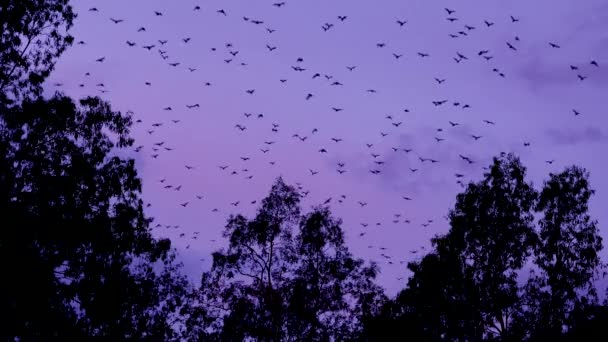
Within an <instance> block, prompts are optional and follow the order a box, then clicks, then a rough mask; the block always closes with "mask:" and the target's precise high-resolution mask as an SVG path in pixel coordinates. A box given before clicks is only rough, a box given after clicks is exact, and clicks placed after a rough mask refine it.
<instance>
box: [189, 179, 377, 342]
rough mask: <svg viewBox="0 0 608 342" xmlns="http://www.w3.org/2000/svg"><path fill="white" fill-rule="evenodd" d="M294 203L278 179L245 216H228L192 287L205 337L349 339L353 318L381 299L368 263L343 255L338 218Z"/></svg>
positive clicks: (296, 197) (294, 195) (356, 328)
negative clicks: (204, 313)
mask: <svg viewBox="0 0 608 342" xmlns="http://www.w3.org/2000/svg"><path fill="white" fill-rule="evenodd" d="M299 203H300V194H299V193H298V192H297V191H296V190H295V189H294V188H292V187H291V186H288V185H287V184H285V183H284V182H283V180H282V179H280V178H279V179H278V180H277V181H276V183H275V184H274V185H273V187H272V190H271V191H270V194H269V195H268V196H267V197H266V198H265V199H264V200H263V201H262V204H261V206H260V208H259V210H258V212H257V215H256V216H255V217H254V218H253V219H247V218H245V217H243V216H241V215H236V216H232V217H231V218H230V219H229V221H228V224H227V226H226V230H225V232H224V235H225V237H226V238H227V239H228V241H229V244H228V248H227V249H225V250H224V249H222V250H219V251H217V252H215V253H213V266H212V268H211V270H210V271H209V272H206V273H204V274H203V277H202V279H203V281H202V286H201V289H200V298H201V299H200V302H201V303H203V305H205V304H206V305H207V308H208V309H211V310H212V313H211V314H210V316H208V317H207V319H208V320H210V321H208V322H206V324H202V327H210V328H211V330H215V335H213V334H212V336H215V337H216V338H218V339H220V340H239V341H240V340H247V339H254V340H257V341H299V340H312V341H318V340H322V341H325V340H331V339H341V340H344V339H352V338H355V337H356V336H357V335H358V334H359V333H360V324H358V323H357V322H359V321H360V320H361V319H362V317H364V315H365V314H366V313H369V312H370V311H369V310H370V308H372V307H373V303H374V301H380V300H382V293H381V291H380V289H379V288H378V287H377V285H375V284H374V282H373V280H374V278H375V276H376V273H377V269H376V266H375V265H369V266H366V265H364V262H363V261H362V260H360V259H356V258H354V257H353V256H352V255H351V253H350V252H349V251H348V248H347V247H346V245H345V242H344V234H343V231H342V228H341V227H340V225H341V221H340V220H338V219H335V218H333V217H332V215H331V213H330V212H329V209H328V208H327V207H316V208H314V209H313V211H312V212H310V213H307V214H301V213H300V208H299ZM195 331H196V329H195ZM200 336H201V335H200V333H199V335H198V337H200ZM208 338H211V337H209V336H208Z"/></svg>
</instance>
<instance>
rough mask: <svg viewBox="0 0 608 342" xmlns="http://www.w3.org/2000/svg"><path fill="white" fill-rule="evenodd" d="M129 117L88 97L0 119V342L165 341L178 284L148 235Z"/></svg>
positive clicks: (161, 247)
mask: <svg viewBox="0 0 608 342" xmlns="http://www.w3.org/2000/svg"><path fill="white" fill-rule="evenodd" d="M130 125H131V118H130V117H129V116H127V115H122V114H121V113H118V112H114V111H112V110H111V108H110V106H109V105H108V104H107V103H105V102H103V101H101V100H99V99H98V98H86V99H83V100H81V101H80V104H79V105H76V104H74V103H73V102H72V100H71V99H69V98H66V97H63V96H60V95H57V96H55V97H54V98H52V99H50V100H43V99H38V100H35V101H33V100H32V101H30V100H27V101H25V102H24V103H23V104H22V105H21V106H12V107H11V108H10V109H7V110H5V111H4V112H3V113H2V116H0V217H2V220H3V222H2V232H1V235H0V263H1V265H0V269H1V270H2V272H3V274H4V276H3V277H2V278H3V280H2V281H1V282H0V313H1V317H3V323H2V326H3V328H2V329H0V339H2V340H12V339H14V338H20V339H25V340H31V339H42V340H49V339H64V340H65V339H73V338H76V339H83V338H85V337H92V336H103V337H104V338H108V339H111V340H124V339H139V338H144V337H146V338H150V337H156V338H160V339H165V338H171V337H172V336H173V328H172V326H171V324H172V323H171V319H172V315H173V314H174V313H176V310H177V309H178V307H179V306H180V302H181V298H182V297H184V296H185V294H186V292H185V291H186V290H187V284H186V282H185V279H184V278H182V277H181V276H179V275H178V273H177V270H178V268H179V267H178V265H177V264H175V263H174V262H173V258H174V256H173V253H172V251H171V249H170V241H169V240H155V239H153V238H152V236H151V235H150V228H149V223H150V219H148V218H146V217H145V215H144V211H143V202H142V199H141V197H140V191H141V182H140V179H139V178H138V176H137V172H136V170H135V165H134V161H133V160H132V159H125V158H121V157H120V156H119V154H120V153H122V152H121V151H122V150H123V148H126V147H129V146H131V144H132V142H133V140H132V139H131V138H130V137H129V127H130Z"/></svg>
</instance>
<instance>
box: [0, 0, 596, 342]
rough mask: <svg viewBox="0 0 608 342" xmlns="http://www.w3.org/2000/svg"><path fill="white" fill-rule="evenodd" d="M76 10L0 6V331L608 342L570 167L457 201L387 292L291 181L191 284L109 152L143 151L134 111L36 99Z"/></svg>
mask: <svg viewBox="0 0 608 342" xmlns="http://www.w3.org/2000/svg"><path fill="white" fill-rule="evenodd" d="M74 17H75V16H74V13H73V11H72V9H71V7H70V6H69V3H68V0H25V1H23V0H8V1H5V2H4V3H3V4H2V5H1V6H0V26H1V27H2V32H1V36H0V218H1V221H0V222H1V223H0V263H1V264H0V272H2V275H3V276H2V278H1V279H0V340H2V341H5V340H6V341H15V340H20V341H49V340H52V341H55V340H73V341H79V340H80V341H85V340H93V339H94V340H110V341H123V340H150V341H171V340H187V341H215V340H217V341H246V340H254V341H385V340H398V341H402V340H408V341H409V340H411V341H558V340H572V341H574V340H576V341H578V340H594V337H597V338H596V339H595V340H600V339H601V336H602V332H603V329H601V328H603V327H605V326H606V324H607V323H608V306H607V304H606V303H603V305H602V304H600V302H599V299H598V293H597V292H596V289H595V286H594V283H595V281H596V280H597V279H599V277H600V276H602V274H601V272H602V270H603V265H602V263H601V260H600V258H599V252H600V250H601V249H602V240H601V237H600V236H599V233H598V228H597V227H596V224H597V223H596V221H594V220H593V219H592V218H591V217H590V216H589V214H588V203H589V200H590V198H591V196H592V195H593V190H591V188H590V185H589V174H588V173H587V172H586V171H585V170H584V169H582V168H579V167H575V166H573V167H570V168H567V169H565V170H564V171H562V172H561V173H558V174H551V175H549V177H548V179H547V180H546V181H545V183H544V184H543V186H542V187H541V188H540V189H536V188H534V187H533V186H532V185H531V184H530V183H529V181H528V180H526V169H525V167H524V166H523V165H522V164H521V162H520V161H519V159H518V158H517V157H515V156H513V155H510V154H508V155H501V156H499V157H497V158H495V159H494V161H493V164H492V165H490V167H489V168H488V171H487V173H486V174H485V175H484V177H483V179H482V180H480V181H479V182H476V183H470V184H468V185H467V187H466V190H465V191H464V192H463V193H461V194H459V195H458V196H457V198H456V204H455V207H454V209H452V210H451V211H450V213H449V224H450V230H449V231H448V233H447V234H445V235H441V236H436V237H435V238H433V240H432V245H433V250H432V251H431V252H430V253H428V254H427V255H425V256H423V257H422V259H421V260H419V261H416V262H411V263H410V264H409V265H408V266H407V267H408V269H409V270H410V271H411V273H412V276H411V277H410V278H409V279H408V280H407V283H404V289H403V290H402V291H401V292H400V293H399V294H398V295H397V296H396V297H395V298H389V297H387V296H386V294H385V293H384V291H383V289H382V288H381V287H380V286H378V285H377V283H376V281H375V280H376V276H377V274H378V272H379V271H380V270H379V267H378V266H377V265H376V264H374V263H365V262H364V261H363V260H361V259H359V258H356V257H355V256H353V255H352V254H351V253H350V252H349V250H348V248H347V246H346V245H345V237H344V231H343V229H342V222H341V221H340V220H339V219H338V218H335V217H333V216H332V214H331V212H330V210H329V208H328V207H327V206H318V207H315V208H313V209H312V210H311V211H310V212H301V208H300V199H301V195H300V193H299V192H298V191H297V190H296V189H295V188H293V187H291V186H289V185H288V184H285V183H284V182H283V180H282V179H278V180H277V181H276V182H275V184H274V185H273V187H272V189H271V190H270V193H269V195H268V196H267V197H266V198H264V199H263V200H262V201H261V204H260V207H259V208H258V211H257V214H256V215H255V217H253V218H246V217H243V216H241V215H236V216H231V217H230V218H229V220H228V222H227V225H226V228H225V231H224V236H225V237H226V241H227V245H226V246H225V247H224V248H223V249H220V250H218V251H216V252H214V253H213V264H212V267H211V269H210V270H209V271H207V272H205V273H203V274H202V275H201V282H200V286H199V285H196V286H195V285H194V284H191V283H190V282H189V281H188V280H187V279H186V277H185V276H184V275H183V274H182V269H181V265H180V264H179V263H178V262H177V261H176V258H177V256H176V252H175V250H174V249H173V248H172V247H171V241H169V240H167V239H156V238H154V237H153V236H152V234H151V230H152V227H151V222H152V220H151V218H149V217H146V215H145V214H144V204H143V200H142V195H141V180H140V178H139V176H138V174H137V171H136V168H135V164H134V161H133V160H131V159H128V158H124V157H121V155H124V153H122V154H121V153H117V152H119V151H120V150H122V149H127V148H130V147H132V145H133V139H132V138H131V137H130V127H131V124H132V118H131V117H130V115H128V114H122V113H120V112H117V111H114V110H112V108H111V107H110V105H109V104H108V103H106V102H104V101H102V100H100V99H98V98H85V99H82V100H79V101H75V100H73V99H70V98H68V97H66V96H64V95H62V94H56V95H54V96H52V97H50V98H49V97H47V98H44V97H42V96H41V94H42V84H43V81H44V80H45V78H46V77H47V76H48V75H49V73H50V72H51V71H52V69H53V65H54V62H55V61H56V60H57V58H59V56H60V55H61V53H62V52H63V51H64V50H65V49H66V48H67V47H68V46H69V45H70V44H71V43H72V41H73V38H72V37H71V36H70V35H69V29H70V27H71V25H72V21H73V19H74ZM404 271H405V270H404Z"/></svg>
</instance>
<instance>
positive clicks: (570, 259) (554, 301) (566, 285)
mask: <svg viewBox="0 0 608 342" xmlns="http://www.w3.org/2000/svg"><path fill="white" fill-rule="evenodd" d="M588 178H589V174H588V173H587V172H586V171H585V170H584V169H582V168H579V167H570V168H567V169H566V170H565V171H563V172H561V173H559V174H551V175H550V179H549V180H548V181H547V182H545V185H544V188H543V190H542V192H541V193H540V197H539V201H538V204H537V210H538V211H539V212H542V214H543V217H542V219H541V220H540V222H539V228H540V231H539V237H540V241H539V244H538V246H537V248H536V252H535V265H536V266H537V267H538V269H539V275H537V276H533V277H531V278H530V282H529V287H530V288H529V291H528V292H529V293H530V296H529V297H530V301H531V303H530V305H532V306H533V308H532V312H533V314H532V315H529V317H527V319H526V321H527V322H529V323H531V322H533V323H534V324H535V327H534V330H535V331H536V333H537V334H540V335H541V336H542V337H540V336H539V337H538V338H541V339H547V338H550V337H551V336H552V337H555V336H559V335H561V334H562V330H563V328H566V330H568V329H569V327H572V322H573V318H574V317H572V316H573V315H572V314H573V311H574V310H576V309H581V307H584V306H587V305H594V304H596V302H597V295H596V292H595V287H594V285H593V280H594V278H595V276H596V275H597V274H598V271H599V266H600V264H601V262H600V259H599V251H600V250H601V249H602V238H601V237H600V236H599V232H598V229H597V227H596V222H595V221H593V220H591V218H590V216H589V214H588V202H589V199H590V197H591V196H592V195H593V193H594V191H593V190H591V189H590V188H589V181H588Z"/></svg>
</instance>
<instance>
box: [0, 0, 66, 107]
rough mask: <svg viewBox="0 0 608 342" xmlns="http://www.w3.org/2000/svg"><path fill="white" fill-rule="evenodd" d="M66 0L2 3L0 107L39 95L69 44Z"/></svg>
mask: <svg viewBox="0 0 608 342" xmlns="http://www.w3.org/2000/svg"><path fill="white" fill-rule="evenodd" d="M68 3H69V0H3V1H2V5H0V28H1V33H0V105H1V104H4V103H5V102H6V101H11V100H17V101H19V100H21V99H22V98H23V97H26V96H29V95H30V94H32V95H38V94H40V91H41V87H40V86H41V84H42V82H43V81H44V80H45V79H46V77H47V76H48V75H49V74H50V72H51V71H52V70H53V67H54V64H55V61H56V59H57V58H58V57H59V56H60V55H61V54H62V53H63V52H64V51H65V49H66V48H67V47H68V46H69V45H70V44H72V41H73V38H72V36H70V35H69V34H68V30H69V29H70V28H71V26H72V23H73V20H74V18H75V14H74V12H73V11H72V8H71V6H70V5H69V4H68Z"/></svg>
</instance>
